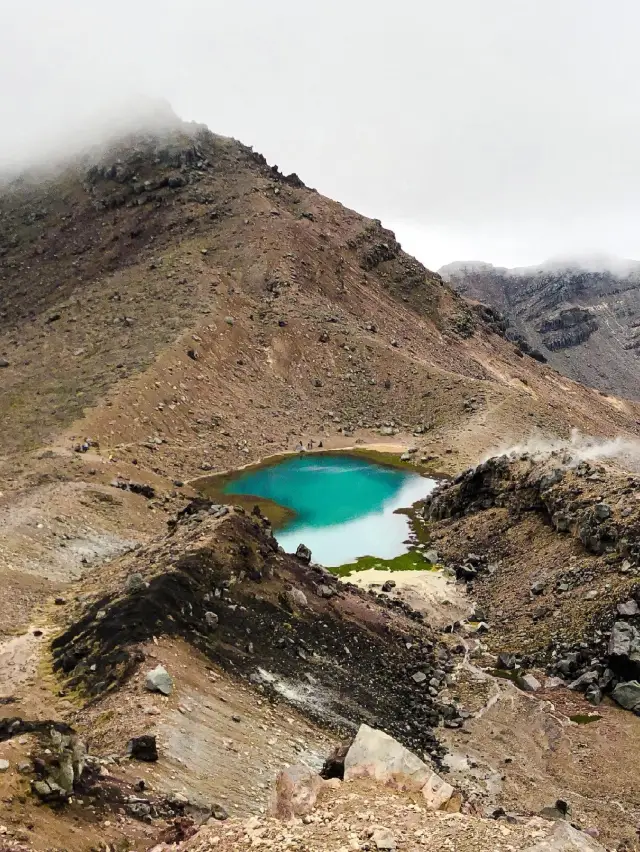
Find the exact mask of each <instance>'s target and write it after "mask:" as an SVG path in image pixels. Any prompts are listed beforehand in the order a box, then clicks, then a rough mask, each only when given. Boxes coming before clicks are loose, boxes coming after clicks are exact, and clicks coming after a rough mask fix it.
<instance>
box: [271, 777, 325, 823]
mask: <svg viewBox="0 0 640 852" xmlns="http://www.w3.org/2000/svg"><path fill="white" fill-rule="evenodd" d="M324 785H325V782H324V781H323V779H322V778H321V777H320V776H319V775H318V774H317V773H316V772H313V770H311V769H309V768H308V767H307V766H303V765H302V764H296V765H295V766H289V767H288V768H287V769H283V770H282V772H281V773H280V774H279V775H278V777H277V778H276V784H275V790H274V795H273V797H272V800H271V803H270V811H271V813H272V814H273V816H275V817H277V818H278V819H281V820H290V819H293V817H301V816H305V815H306V814H310V813H311V811H312V810H313V809H314V807H315V804H316V800H317V798H318V793H319V792H320V790H321V789H322V788H323V786H324Z"/></svg>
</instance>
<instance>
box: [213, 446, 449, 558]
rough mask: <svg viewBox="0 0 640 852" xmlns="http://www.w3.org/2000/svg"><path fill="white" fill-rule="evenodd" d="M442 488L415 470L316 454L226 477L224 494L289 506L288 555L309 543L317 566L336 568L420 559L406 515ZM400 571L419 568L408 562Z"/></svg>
mask: <svg viewBox="0 0 640 852" xmlns="http://www.w3.org/2000/svg"><path fill="white" fill-rule="evenodd" d="M435 485H436V481H435V480H434V479H431V478H428V477H425V476H422V475H421V474H420V473H417V472H415V470H411V469H406V468H401V467H396V466H392V465H390V464H381V463H379V462H377V461H374V460H371V459H369V458H363V457H358V456H355V455H348V454H343V453H311V454H301V455H296V456H291V457H289V458H285V459H284V460H279V461H277V462H275V463H272V464H265V465H261V466H258V467H254V468H250V469H247V470H244V471H240V472H238V473H237V474H235V475H232V476H229V477H226V478H225V482H224V484H222V487H221V492H222V494H223V495H226V496H227V497H228V496H231V495H239V496H241V497H243V498H255V499H256V500H266V501H268V503H269V504H271V505H274V504H277V505H278V506H280V507H284V509H285V510H286V511H285V512H284V513H283V517H282V519H281V520H280V522H278V521H277V520H275V521H274V526H275V535H276V538H277V540H278V543H279V544H280V545H281V546H282V547H283V548H284V550H285V551H287V552H295V550H296V548H297V547H298V545H299V544H301V543H304V544H305V545H306V546H307V547H309V548H310V550H311V552H312V554H313V558H314V560H315V561H317V562H320V563H321V564H323V565H325V566H326V567H328V568H337V567H339V566H344V565H352V564H355V563H356V562H357V560H359V559H360V558H362V557H375V558H377V559H380V560H382V562H386V561H389V560H397V558H398V557H402V556H403V555H404V554H408V553H410V552H411V553H415V554H416V556H420V554H419V552H418V551H419V548H420V544H419V543H417V542H416V541H415V540H414V539H415V537H414V534H413V531H412V528H411V524H410V518H409V517H408V515H407V513H406V512H405V511H401V510H407V509H409V508H410V507H411V506H412V505H413V504H414V503H416V502H417V501H419V500H424V498H425V497H426V496H427V495H428V494H429V493H430V492H431V491H432V490H433V489H434V487H435ZM416 547H417V548H418V550H416ZM420 559H421V560H422V562H424V559H422V557H421V556H420ZM404 561H407V560H404ZM382 562H381V564H380V567H387V566H386V565H383V564H382ZM409 562H411V564H409ZM366 567H370V566H369V565H368V564H367V566H366ZM397 567H399V568H402V567H414V566H413V562H412V561H411V559H409V560H408V562H407V564H406V565H404V564H402V565H400V564H399V565H398V566H397Z"/></svg>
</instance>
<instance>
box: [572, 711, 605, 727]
mask: <svg viewBox="0 0 640 852" xmlns="http://www.w3.org/2000/svg"><path fill="white" fill-rule="evenodd" d="M569 719H570V720H571V721H572V722H575V723H576V725H588V724H589V723H590V722H597V721H598V720H599V719H602V716H600V715H599V714H598V713H576V714H575V715H574V716H569Z"/></svg>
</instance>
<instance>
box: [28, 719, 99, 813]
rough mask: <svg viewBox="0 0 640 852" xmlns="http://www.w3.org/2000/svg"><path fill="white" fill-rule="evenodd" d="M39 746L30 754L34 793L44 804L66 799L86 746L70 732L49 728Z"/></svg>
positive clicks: (81, 768)
mask: <svg viewBox="0 0 640 852" xmlns="http://www.w3.org/2000/svg"><path fill="white" fill-rule="evenodd" d="M41 745H42V748H41V749H40V752H39V754H38V756H37V757H35V758H34V761H33V763H34V767H35V771H36V774H37V779H36V780H34V781H32V782H31V788H32V790H33V792H34V793H35V795H36V796H38V798H39V799H41V800H42V801H43V802H47V803H48V804H54V805H59V804H62V803H64V802H66V801H67V799H68V798H69V797H70V796H71V795H72V793H73V791H74V788H75V787H76V786H77V785H78V784H79V783H80V780H81V778H82V774H83V772H84V770H85V766H86V760H87V747H86V746H85V744H84V742H83V741H82V740H81V739H80V738H79V737H78V736H77V735H76V734H73V733H67V734H65V733H62V732H61V731H59V730H57V729H56V728H51V729H50V730H49V732H48V736H47V737H43V738H42V740H41Z"/></svg>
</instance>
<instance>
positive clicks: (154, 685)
mask: <svg viewBox="0 0 640 852" xmlns="http://www.w3.org/2000/svg"><path fill="white" fill-rule="evenodd" d="M144 685H145V687H146V688H147V689H148V690H149V692H161V693H162V694H163V695H171V693H172V692H173V678H172V677H171V675H170V674H169V672H168V671H167V670H166V669H165V667H164V666H156V667H155V669H152V670H151V671H150V672H147V677H146V678H145V682H144Z"/></svg>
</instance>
